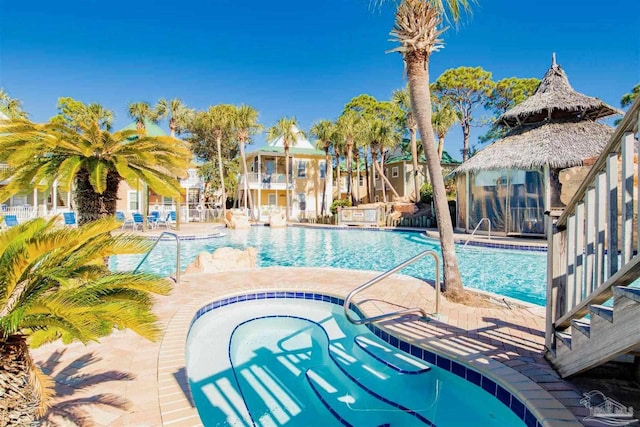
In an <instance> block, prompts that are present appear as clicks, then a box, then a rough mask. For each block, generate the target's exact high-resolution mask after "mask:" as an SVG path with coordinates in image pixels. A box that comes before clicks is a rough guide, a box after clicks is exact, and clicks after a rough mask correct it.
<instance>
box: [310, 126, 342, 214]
mask: <svg viewBox="0 0 640 427" xmlns="http://www.w3.org/2000/svg"><path fill="white" fill-rule="evenodd" d="M309 133H310V134H311V135H314V136H315V137H316V138H318V148H319V149H321V150H322V151H324V162H325V163H324V164H325V167H324V168H325V169H324V171H325V174H324V181H323V183H322V204H321V205H320V206H321V207H320V215H322V216H324V211H325V207H326V198H327V179H330V178H329V177H328V172H329V161H330V160H329V149H330V148H331V145H332V144H333V141H334V139H335V137H336V126H335V124H334V123H333V122H332V121H331V120H319V121H317V122H315V123H314V124H313V125H312V126H311V129H310V130H309Z"/></svg>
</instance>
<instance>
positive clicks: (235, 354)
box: [186, 292, 540, 427]
mask: <svg viewBox="0 0 640 427" xmlns="http://www.w3.org/2000/svg"><path fill="white" fill-rule="evenodd" d="M279 294H280V295H279ZM289 294H290V295H289ZM341 304H343V301H342V300H341V299H340V298H336V297H330V296H327V295H322V294H310V293H309V294H308V293H304V294H303V293H285V292H281V293H276V292H274V293H269V292H265V293H258V294H250V295H243V296H237V297H231V298H229V299H225V300H221V301H217V302H214V303H212V304H209V305H207V306H206V307H203V308H201V309H200V310H199V311H198V313H197V314H196V317H195V318H194V320H193V322H192V325H191V328H190V330H189V334H188V337H187V344H186V369H187V376H188V379H189V385H190V388H191V392H192V396H193V400H194V403H195V405H196V407H197V409H198V412H199V414H200V418H201V420H202V422H203V424H204V425H205V426H215V425H230V426H254V425H255V426H276V425H293V426H334V425H335V426H438V427H452V426H471V425H478V426H479V425H482V426H489V427H490V426H513V427H520V426H525V423H526V425H534V426H535V425H540V424H538V421H537V420H536V419H535V417H534V415H533V413H532V412H531V411H530V410H529V409H528V408H526V407H525V405H524V404H523V403H522V402H521V401H520V400H519V399H518V398H517V397H516V396H513V395H512V394H511V392H509V391H508V390H507V389H505V388H503V387H502V386H501V385H500V384H497V383H496V382H494V381H493V380H491V379H489V378H488V377H486V376H484V375H483V374H481V373H480V372H478V371H476V370H474V369H472V368H470V367H466V366H464V365H462V364H460V363H457V362H455V361H452V360H450V359H448V358H446V357H443V356H442V355H437V354H435V353H432V352H430V351H427V350H423V349H421V348H419V347H416V346H413V345H411V344H409V343H406V342H403V341H399V340H398V339H397V338H395V337H392V336H390V335H388V334H386V333H384V332H383V331H381V330H380V329H378V328H377V327H375V326H371V329H369V328H368V327H365V326H356V325H353V324H351V323H349V322H348V321H347V320H346V318H345V317H344V311H343V308H342V305H341ZM354 308H355V307H354ZM356 310H357V308H356ZM381 338H382V339H381ZM401 349H404V350H406V351H402V350H401Z"/></svg>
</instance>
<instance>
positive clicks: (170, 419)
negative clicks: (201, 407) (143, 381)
mask: <svg viewBox="0 0 640 427" xmlns="http://www.w3.org/2000/svg"><path fill="white" fill-rule="evenodd" d="M292 270H294V271H295V270H298V272H300V273H302V272H303V271H304V272H309V273H313V274H317V275H318V276H319V277H326V276H327V275H336V276H342V277H344V274H345V272H348V273H349V274H350V275H351V276H363V277H364V276H371V275H374V274H375V273H371V272H369V273H367V272H357V273H354V272H353V271H348V270H347V271H345V270H339V269H329V270H325V269H309V268H295V269H292V268H279V267H271V268H267V269H259V270H251V271H247V272H233V273H227V275H242V276H245V275H246V276H249V275H250V274H249V273H252V272H254V273H255V274H257V275H262V276H264V273H265V272H267V271H268V272H269V273H273V275H274V277H278V278H280V280H278V281H277V282H272V283H270V284H269V285H267V286H265V285H264V284H260V283H255V286H251V285H248V286H246V287H243V289H241V290H232V289H221V288H216V289H212V292H211V293H210V295H208V296H207V299H206V300H200V301H192V302H190V303H189V304H186V305H184V306H182V307H181V308H180V309H179V310H178V311H177V312H176V313H175V315H174V316H173V317H172V318H171V320H170V321H169V324H168V325H167V329H166V332H165V336H164V337H163V339H162V343H161V346H160V350H159V353H158V384H159V387H158V394H159V402H160V414H161V419H162V423H163V425H201V424H200V419H199V417H198V414H197V410H196V409H195V408H194V407H193V406H191V403H190V400H189V399H190V398H188V397H187V396H188V394H189V389H188V381H187V378H186V374H185V371H184V369H185V359H184V357H185V354H184V345H185V342H186V337H187V333H188V330H189V325H190V324H191V322H192V320H193V318H194V316H196V315H197V313H198V310H200V309H201V308H202V307H203V306H206V305H207V304H210V303H211V302H213V301H217V300H220V299H223V298H233V297H237V296H239V295H246V294H256V293H258V292H291V293H294V294H295V293H296V292H298V293H300V292H312V293H317V294H324V295H329V296H333V297H335V298H343V297H344V295H346V293H347V292H348V291H349V290H351V289H352V288H353V285H352V284H348V283H346V284H345V283H340V285H336V283H338V282H344V280H339V279H340V277H336V278H335V279H336V280H335V282H336V283H334V284H333V285H332V286H329V287H327V286H326V285H323V284H318V283H307V282H308V281H309V278H307V279H303V278H304V277H305V274H300V275H298V274H296V275H295V276H298V277H300V279H299V280H295V285H294V283H293V280H292V279H294V275H293V274H291V273H293V271H292ZM309 275H311V274H307V276H309ZM222 276H224V274H217V275H191V276H185V278H186V282H187V283H188V282H194V281H197V282H202V281H207V282H209V281H210V280H209V279H217V278H222ZM283 276H284V279H283V278H282V277H283ZM256 278H257V276H256V277H255V278H254V280H255V279H256ZM247 279H249V277H247ZM272 279H273V277H272ZM354 280H356V282H358V281H359V279H358V278H356V279H354ZM257 281H258V282H259V281H260V280H257ZM301 281H304V282H305V283H300V282H301ZM394 281H398V282H414V283H413V286H420V284H419V283H418V284H416V283H415V282H419V281H418V279H415V278H412V277H409V276H405V277H403V276H399V277H397V278H395V280H394ZM213 282H214V283H215V282H217V280H213ZM347 282H348V281H347ZM422 288H423V289H426V287H424V285H422ZM431 291H433V290H432V289H431ZM367 301H368V299H367V300H365V301H364V303H365V304H364V305H366V302H367ZM377 301H378V302H380V301H379V300H377ZM357 302H358V303H363V300H362V299H360V300H359V301H357ZM428 302H429V306H428V308H429V309H430V308H431V302H430V301H428ZM360 308H361V309H362V310H363V311H364V312H365V313H370V312H371V314H373V311H372V310H376V309H379V308H376V307H374V308H371V307H363V306H360ZM384 323H385V325H383V326H380V325H379V326H378V327H380V328H381V329H384V330H385V331H387V329H388V327H387V322H384ZM396 323H399V322H396ZM389 332H391V333H392V334H393V335H398V332H397V331H393V330H392V329H389ZM387 333H388V332H387ZM407 342H408V341H407ZM418 346H419V347H420V348H422V349H424V350H427V351H432V350H437V353H440V354H441V355H442V356H445V357H446V358H449V359H451V360H453V361H455V362H456V363H462V364H463V365H466V366H468V367H471V368H473V369H474V370H477V371H480V372H481V373H482V374H483V375H484V376H486V377H487V378H489V379H491V380H492V381H494V382H495V383H496V384H499V385H501V386H502V387H503V388H505V389H507V390H508V391H509V392H510V393H511V394H512V395H514V396H516V397H517V398H518V399H519V400H520V401H522V402H523V403H524V404H525V405H526V406H527V407H528V408H529V409H530V411H531V413H532V414H533V415H534V416H535V417H536V418H537V419H538V420H539V421H540V425H544V426H548V425H554V426H556V425H580V424H579V423H578V422H577V420H576V418H575V417H574V415H573V414H571V412H570V411H569V410H568V409H567V408H566V407H565V406H564V405H563V404H562V403H560V402H559V401H558V400H557V399H556V398H554V397H553V396H552V395H551V394H549V393H548V392H547V391H545V390H544V389H543V388H541V387H540V386H539V385H537V384H536V383H535V382H533V381H531V380H530V379H529V378H527V377H526V376H525V375H523V374H521V373H519V372H517V371H516V370H514V369H512V368H510V367H508V366H506V365H504V364H502V363H500V362H498V361H495V360H493V359H491V358H489V357H486V356H484V355H473V356H469V357H461V356H460V355H458V354H456V353H455V352H452V351H448V350H447V349H446V348H444V347H438V348H437V349H435V348H433V345H432V344H425V343H418ZM180 372H181V373H182V374H181V375H179V373H180ZM559 423H562V424H559ZM534 425H535V423H534Z"/></svg>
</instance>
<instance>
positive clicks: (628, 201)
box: [620, 132, 635, 267]
mask: <svg viewBox="0 0 640 427" xmlns="http://www.w3.org/2000/svg"><path fill="white" fill-rule="evenodd" d="M634 144H635V138H634V136H633V133H632V132H625V134H624V136H623V137H622V147H621V152H622V212H621V215H622V218H621V221H622V262H621V265H620V267H624V265H625V264H626V263H628V262H629V261H630V260H631V257H632V255H633V145H634Z"/></svg>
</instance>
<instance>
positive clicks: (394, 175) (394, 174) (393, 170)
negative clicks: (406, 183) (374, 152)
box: [391, 166, 400, 178]
mask: <svg viewBox="0 0 640 427" xmlns="http://www.w3.org/2000/svg"><path fill="white" fill-rule="evenodd" d="M398 175H400V174H399V173H398V166H394V167H392V168H391V178H397V177H398Z"/></svg>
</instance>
